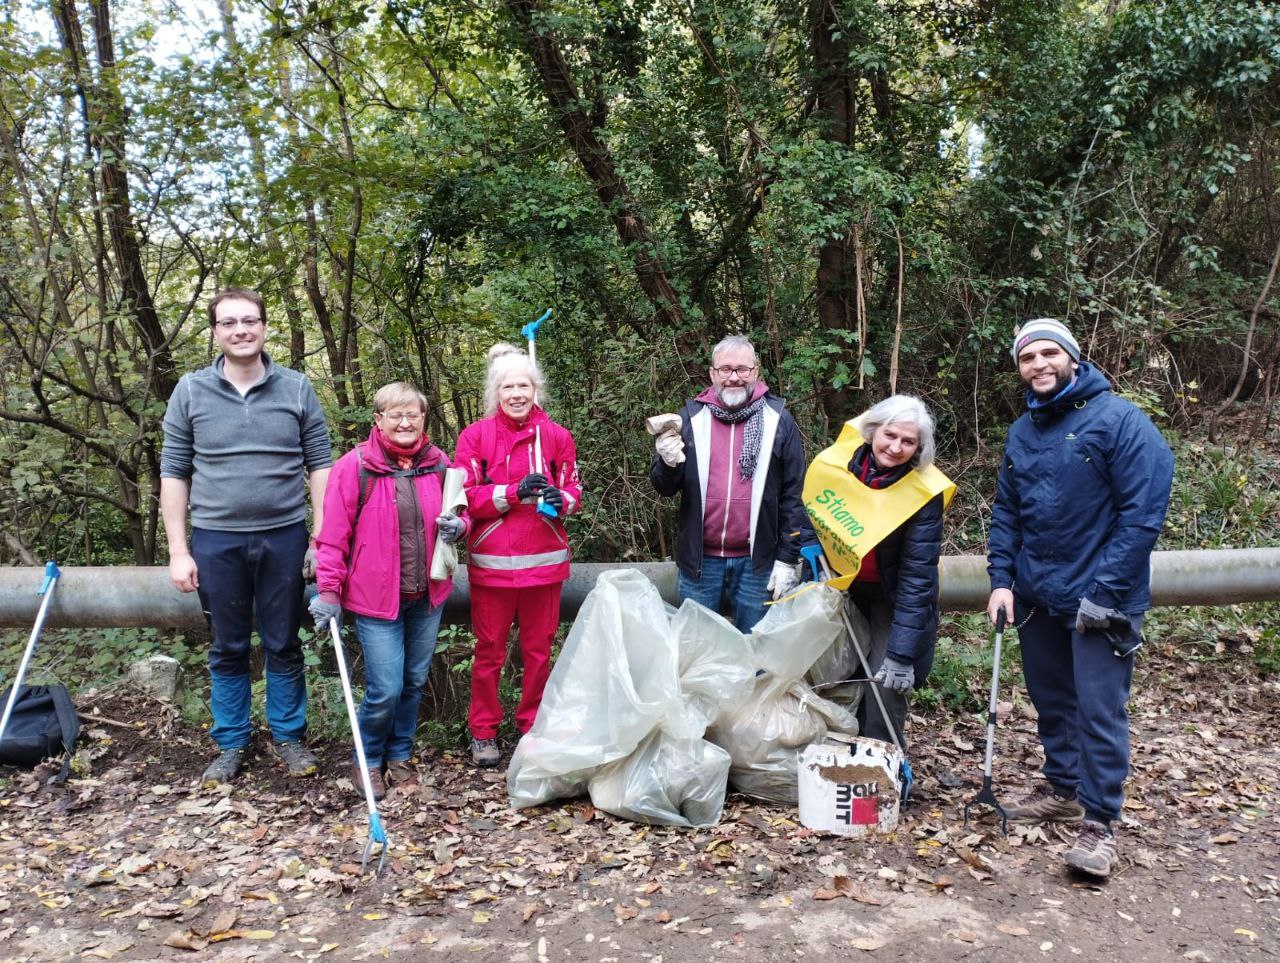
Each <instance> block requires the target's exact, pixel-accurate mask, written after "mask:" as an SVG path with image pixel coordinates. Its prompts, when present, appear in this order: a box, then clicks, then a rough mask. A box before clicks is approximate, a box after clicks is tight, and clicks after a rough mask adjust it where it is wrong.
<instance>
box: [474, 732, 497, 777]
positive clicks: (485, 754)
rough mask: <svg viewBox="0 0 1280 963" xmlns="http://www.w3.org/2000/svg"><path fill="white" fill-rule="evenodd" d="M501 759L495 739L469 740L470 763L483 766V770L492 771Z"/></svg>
mask: <svg viewBox="0 0 1280 963" xmlns="http://www.w3.org/2000/svg"><path fill="white" fill-rule="evenodd" d="M501 758H502V754H501V753H500V752H498V740H497V739H476V738H474V737H473V738H472V740H471V761H472V762H474V763H475V764H476V765H477V766H483V767H484V768H485V769H492V768H493V767H494V766H496V765H497V764H498V760H499V759H501Z"/></svg>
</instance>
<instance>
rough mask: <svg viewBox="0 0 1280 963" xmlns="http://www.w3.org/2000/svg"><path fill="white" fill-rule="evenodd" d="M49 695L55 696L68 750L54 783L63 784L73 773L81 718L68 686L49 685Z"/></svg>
mask: <svg viewBox="0 0 1280 963" xmlns="http://www.w3.org/2000/svg"><path fill="white" fill-rule="evenodd" d="M49 695H50V696H52V697H53V709H54V712H56V713H57V714H58V726H59V728H61V729H62V748H63V749H64V750H65V751H66V755H65V756H64V757H63V760H62V770H61V771H60V772H59V773H58V775H56V776H55V777H54V778H53V784H54V785H55V786H61V785H63V784H65V783H66V781H67V777H68V776H70V775H71V757H72V756H74V755H75V752H76V742H77V740H78V739H79V738H80V720H79V719H78V718H76V707H75V706H74V705H72V703H71V696H69V695H68V694H67V688H66V686H61V685H51V686H49Z"/></svg>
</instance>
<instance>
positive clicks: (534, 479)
mask: <svg viewBox="0 0 1280 963" xmlns="http://www.w3.org/2000/svg"><path fill="white" fill-rule="evenodd" d="M546 487H547V476H546V475H542V474H539V473H538V472H533V473H532V474H529V475H525V476H524V478H522V479H520V484H519V485H517V486H516V498H518V499H520V501H524V500H525V499H527V498H536V497H537V496H538V494H539V493H540V492H541V491H542V489H544V488H546Z"/></svg>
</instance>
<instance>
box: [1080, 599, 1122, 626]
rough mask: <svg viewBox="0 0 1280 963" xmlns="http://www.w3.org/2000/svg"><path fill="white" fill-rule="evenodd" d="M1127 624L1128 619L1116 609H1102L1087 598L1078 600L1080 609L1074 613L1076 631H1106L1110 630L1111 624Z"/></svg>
mask: <svg viewBox="0 0 1280 963" xmlns="http://www.w3.org/2000/svg"><path fill="white" fill-rule="evenodd" d="M1117 621H1119V622H1124V623H1125V624H1126V625H1127V624H1128V622H1129V617H1128V616H1127V615H1125V614H1124V613H1123V612H1121V611H1119V610H1117V609H1104V608H1103V607H1102V606H1101V605H1097V604H1095V603H1094V602H1091V601H1089V599H1088V598H1082V599H1081V600H1080V609H1079V610H1078V611H1077V612H1076V631H1077V632H1087V631H1089V630H1090V629H1093V630H1095V631H1096V630H1099V629H1101V630H1103V631H1105V630H1107V629H1109V628H1111V625H1112V623H1113V622H1117Z"/></svg>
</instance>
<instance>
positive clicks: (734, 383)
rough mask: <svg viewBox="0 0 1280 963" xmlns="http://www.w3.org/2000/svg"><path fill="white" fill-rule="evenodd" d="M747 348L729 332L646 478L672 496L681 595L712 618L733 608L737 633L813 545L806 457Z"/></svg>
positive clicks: (793, 578) (789, 584) (782, 588)
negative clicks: (676, 500) (676, 498)
mask: <svg viewBox="0 0 1280 963" xmlns="http://www.w3.org/2000/svg"><path fill="white" fill-rule="evenodd" d="M759 373H760V370H759V366H758V365H757V364H756V352H755V348H753V347H752V346H751V342H750V341H748V340H747V339H746V338H744V337H742V336H741V335H731V336H730V337H727V338H725V339H724V340H723V341H721V342H720V343H719V344H717V345H716V346H715V349H714V350H713V351H712V352H711V372H710V374H711V387H709V388H707V390H705V391H704V392H702V394H700V395H698V396H697V397H696V398H693V399H691V400H690V401H688V402H686V403H685V405H684V407H683V408H681V409H680V418H681V428H680V434H679V435H676V434H674V433H668V434H663V435H659V436H658V439H657V441H656V442H655V447H656V449H657V454H656V455H655V456H654V459H653V465H652V467H651V468H650V469H649V480H650V481H651V482H652V483H653V487H654V488H655V489H656V490H657V492H658V493H659V494H660V495H668V496H670V495H675V494H676V493H677V492H679V493H681V495H682V497H681V501H680V535H679V539H678V541H677V543H676V565H677V566H678V567H679V569H680V598H681V600H683V599H687V598H691V599H693V600H694V601H696V602H700V603H701V604H703V605H705V606H706V607H707V608H709V609H711V610H712V611H716V612H719V611H721V610H722V609H723V608H725V607H726V606H727V604H728V603H730V602H731V603H732V613H733V619H734V623H735V624H736V625H737V627H738V629H739V630H740V631H742V632H749V631H751V629H752V627H753V626H754V625H755V624H756V623H757V622H758V621H760V619H761V618H762V617H763V616H764V605H765V601H766V600H767V599H768V597H769V596H770V595H772V596H773V598H775V599H778V598H781V597H782V596H784V595H786V594H787V593H788V592H789V591H791V589H792V588H794V587H795V585H796V582H797V580H798V568H799V564H798V563H799V558H800V545H801V544H804V543H805V542H807V541H810V540H813V538H814V536H813V531H812V529H811V528H810V526H809V521H808V518H807V517H806V515H805V511H804V504H803V503H802V502H801V499H800V491H801V488H802V487H803V485H804V473H805V457H804V447H803V445H802V444H801V442H800V432H799V430H798V429H797V427H796V423H795V419H794V418H792V417H791V415H790V414H789V413H788V412H787V411H786V409H785V407H784V405H785V402H784V401H783V400H782V399H781V398H779V397H777V396H776V395H773V394H771V393H770V392H769V386H768V385H766V384H765V383H764V382H763V381H761V380H759Z"/></svg>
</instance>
